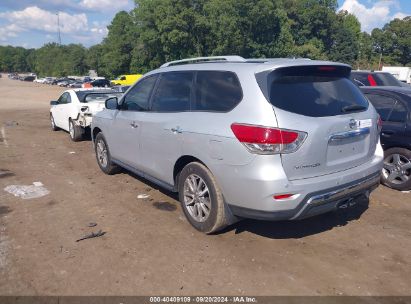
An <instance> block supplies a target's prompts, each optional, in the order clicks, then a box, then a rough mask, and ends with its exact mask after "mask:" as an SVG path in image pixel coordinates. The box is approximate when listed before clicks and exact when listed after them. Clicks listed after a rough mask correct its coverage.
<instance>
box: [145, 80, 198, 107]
mask: <svg viewBox="0 0 411 304" xmlns="http://www.w3.org/2000/svg"><path fill="white" fill-rule="evenodd" d="M192 83H193V72H168V73H164V74H162V75H161V78H160V82H159V84H158V88H157V90H156V92H155V94H154V96H153V101H152V104H151V110H152V111H158V112H182V111H189V110H190V99H191V98H190V97H191V87H192Z"/></svg>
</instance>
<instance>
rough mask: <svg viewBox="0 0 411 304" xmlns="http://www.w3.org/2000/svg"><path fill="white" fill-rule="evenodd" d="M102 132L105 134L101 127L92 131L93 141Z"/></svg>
mask: <svg viewBox="0 0 411 304" xmlns="http://www.w3.org/2000/svg"><path fill="white" fill-rule="evenodd" d="M100 132H103V131H101V129H100V128H99V127H94V128H93V130H92V131H91V137H92V140H93V141H94V140H95V138H96V136H97V134H98V133H100Z"/></svg>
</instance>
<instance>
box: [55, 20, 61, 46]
mask: <svg viewBox="0 0 411 304" xmlns="http://www.w3.org/2000/svg"><path fill="white" fill-rule="evenodd" d="M56 15H57V39H58V43H59V45H61V35H60V15H59V12H57V13H56Z"/></svg>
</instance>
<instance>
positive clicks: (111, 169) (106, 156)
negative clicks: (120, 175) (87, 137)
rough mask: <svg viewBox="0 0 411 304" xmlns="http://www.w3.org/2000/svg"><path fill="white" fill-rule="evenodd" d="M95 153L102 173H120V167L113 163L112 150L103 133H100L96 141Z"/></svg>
mask: <svg viewBox="0 0 411 304" xmlns="http://www.w3.org/2000/svg"><path fill="white" fill-rule="evenodd" d="M94 151H95V153H96V159H97V163H98V166H99V167H100V169H101V171H103V172H104V173H105V174H108V175H112V174H115V173H117V172H119V171H120V167H119V166H117V165H115V164H114V163H113V162H112V161H111V155H110V150H109V149H108V145H107V142H106V139H105V138H104V136H103V133H101V132H100V133H98V134H97V135H96V137H95V139H94Z"/></svg>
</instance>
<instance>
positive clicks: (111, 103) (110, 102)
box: [105, 97, 118, 110]
mask: <svg viewBox="0 0 411 304" xmlns="http://www.w3.org/2000/svg"><path fill="white" fill-rule="evenodd" d="M105 105H106V109H109V110H117V109H118V99H117V97H111V98H109V99H106V102H105Z"/></svg>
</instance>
